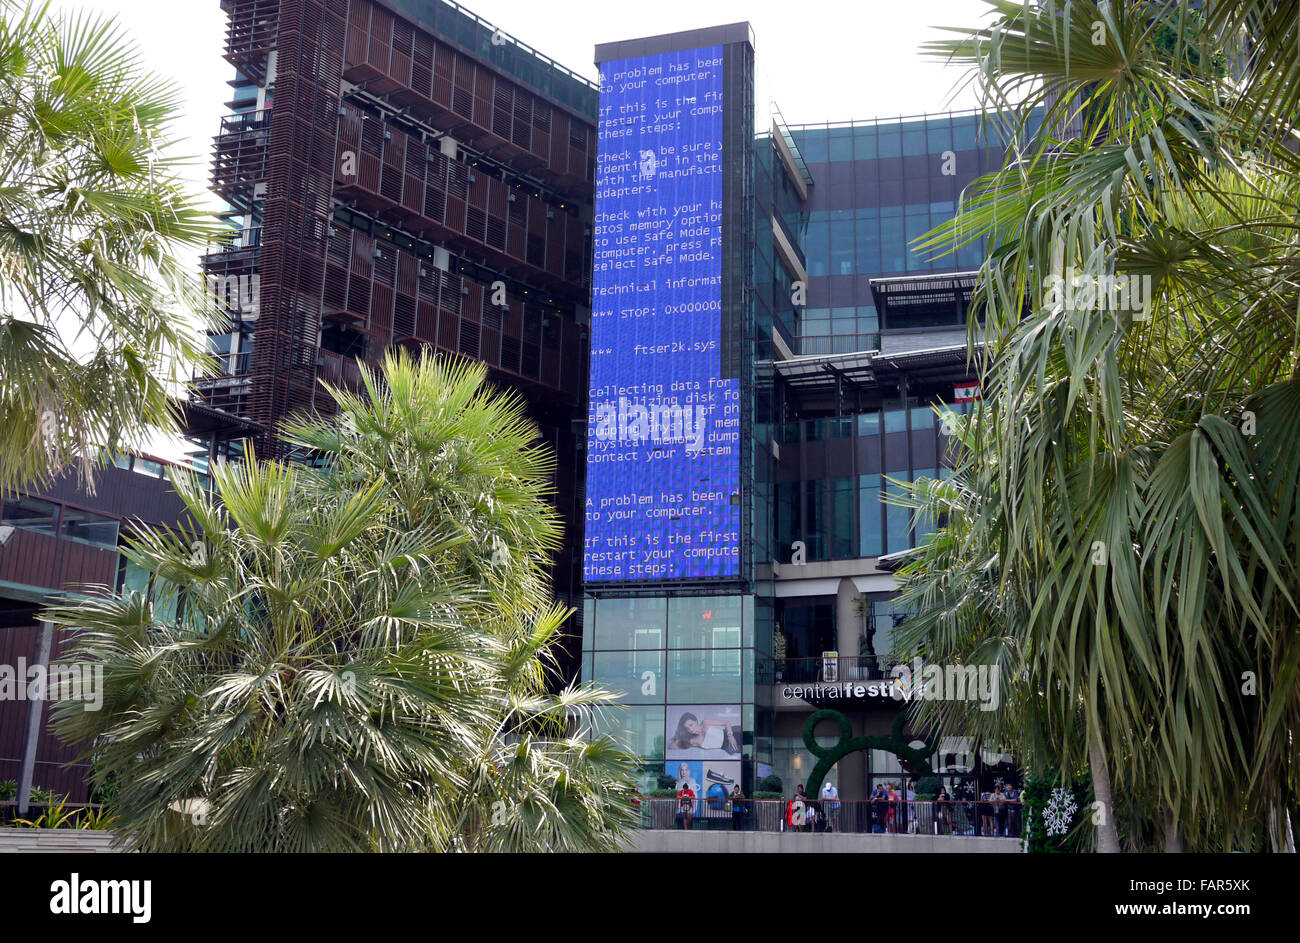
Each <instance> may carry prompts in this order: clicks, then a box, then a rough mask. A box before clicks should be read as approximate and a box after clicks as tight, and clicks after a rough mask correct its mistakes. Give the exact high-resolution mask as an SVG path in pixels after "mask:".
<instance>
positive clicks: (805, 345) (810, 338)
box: [799, 333, 880, 357]
mask: <svg viewBox="0 0 1300 943" xmlns="http://www.w3.org/2000/svg"><path fill="white" fill-rule="evenodd" d="M879 349H880V334H879V333H875V334H823V335H809V334H805V335H804V336H802V337H800V338H799V355H800V356H804V357H808V356H813V355H817V356H825V355H827V354H857V353H862V352H865V351H869V350H879Z"/></svg>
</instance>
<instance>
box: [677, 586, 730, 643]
mask: <svg viewBox="0 0 1300 943" xmlns="http://www.w3.org/2000/svg"><path fill="white" fill-rule="evenodd" d="M659 601H660V602H662V601H663V600H659ZM718 629H722V630H724V631H725V632H727V633H729V632H731V631H733V630H734V632H735V637H736V642H735V643H734V644H735V645H736V646H739V645H740V597H739V596H678V597H674V598H673V599H670V600H668V637H669V647H670V648H677V649H680V648H713V646H714V644H715V641H716V639H718V638H719V637H722V636H719V635H718V632H717V630H718ZM726 637H729V636H726Z"/></svg>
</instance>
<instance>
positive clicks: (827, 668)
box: [761, 655, 898, 684]
mask: <svg viewBox="0 0 1300 943" xmlns="http://www.w3.org/2000/svg"><path fill="white" fill-rule="evenodd" d="M896 664H898V662H896V661H894V660H893V659H889V658H880V657H878V656H876V655H839V656H837V657H835V658H820V657H817V658H787V659H785V661H773V662H768V663H767V664H766V665H765V666H764V667H765V668H766V669H767V670H770V671H771V672H772V677H770V678H769V677H764V678H762V679H761V681H765V682H767V683H769V684H771V683H776V684H801V683H802V684H807V683H812V682H818V683H823V684H835V683H837V682H840V681H882V680H886V679H889V678H892V677H893V675H892V674H891V671H892V669H893V667H894V665H896ZM764 674H766V672H764Z"/></svg>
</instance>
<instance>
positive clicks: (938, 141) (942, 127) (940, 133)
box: [926, 118, 952, 154]
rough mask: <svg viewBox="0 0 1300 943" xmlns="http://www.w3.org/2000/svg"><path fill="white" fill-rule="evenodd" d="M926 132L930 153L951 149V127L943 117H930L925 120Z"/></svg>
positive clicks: (939, 152) (940, 152)
mask: <svg viewBox="0 0 1300 943" xmlns="http://www.w3.org/2000/svg"><path fill="white" fill-rule="evenodd" d="M926 125H927V127H926V133H927V136H928V138H929V141H928V144H929V149H930V153H931V154H942V153H943V152H944V151H950V150H952V129H951V128H949V127H948V122H947V120H946V119H944V118H938V119H931V120H930V121H928V122H926Z"/></svg>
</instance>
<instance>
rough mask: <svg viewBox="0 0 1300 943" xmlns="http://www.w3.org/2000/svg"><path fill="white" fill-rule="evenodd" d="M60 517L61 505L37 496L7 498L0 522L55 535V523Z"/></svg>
mask: <svg viewBox="0 0 1300 943" xmlns="http://www.w3.org/2000/svg"><path fill="white" fill-rule="evenodd" d="M58 519H59V506H58V505H57V504H53V503H51V502H49V501H41V500H39V499H37V498H6V499H5V505H4V514H3V516H2V517H0V523H3V524H9V525H11V526H13V527H21V528H22V529H23V530H34V531H36V533H38V534H49V535H50V536H51V537H53V536H54V524H55V522H56V521H57V520H58Z"/></svg>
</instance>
